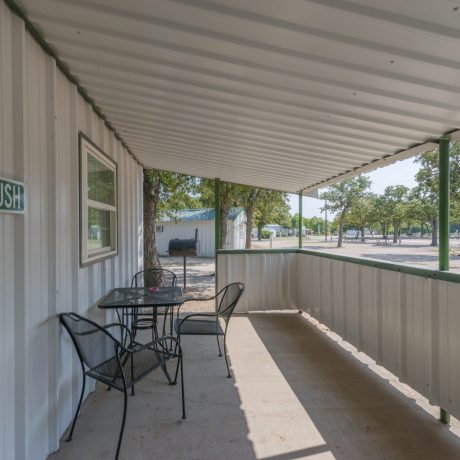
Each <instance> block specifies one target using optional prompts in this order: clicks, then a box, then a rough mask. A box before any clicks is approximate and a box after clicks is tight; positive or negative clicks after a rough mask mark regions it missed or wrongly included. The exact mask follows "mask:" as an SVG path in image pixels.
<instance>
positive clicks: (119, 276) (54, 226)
mask: <svg viewBox="0 0 460 460" xmlns="http://www.w3.org/2000/svg"><path fill="white" fill-rule="evenodd" d="M79 130H81V131H82V132H84V133H85V134H86V135H87V136H89V137H90V138H91V139H92V140H93V141H94V142H95V143H96V144H98V145H99V146H100V147H101V148H102V149H103V150H104V151H105V152H106V153H107V154H109V155H111V156H112V157H113V158H114V159H115V161H116V162H117V163H118V168H119V212H120V216H119V222H120V228H119V255H118V256H117V257H115V258H112V259H109V260H106V261H103V262H100V263H97V264H94V265H91V266H89V267H86V268H80V266H79V246H78V241H79V222H78V215H79V205H78V202H79V201H78V131H79ZM0 176H4V177H7V178H11V179H17V180H21V181H24V182H25V184H26V212H25V214H24V215H12V214H0V458H2V459H5V460H6V459H17V460H22V459H31V460H36V459H44V458H46V456H47V454H49V453H50V452H52V451H53V450H56V449H57V448H58V445H59V444H58V443H59V438H60V436H61V434H62V433H63V431H64V430H65V428H66V427H67V426H68V424H69V422H70V420H71V417H72V414H73V410H74V408H75V407H76V403H77V398H78V394H79V390H80V386H79V384H80V376H79V372H80V371H79V369H78V366H77V361H76V356H75V354H74V352H73V350H72V347H71V344H70V342H69V339H68V338H67V337H66V336H65V334H63V333H62V331H61V330H60V328H59V327H58V322H57V320H56V316H55V315H56V313H59V312H63V311H74V312H79V313H81V314H87V315H90V316H92V317H94V318H96V319H98V320H101V321H104V320H106V319H108V318H105V317H104V315H103V314H101V312H98V311H97V309H96V308H94V307H93V305H94V303H95V301H96V300H97V299H98V298H99V297H100V296H101V295H103V294H104V293H105V292H106V291H107V290H108V289H109V288H111V287H113V286H115V285H125V284H126V283H127V282H128V280H129V278H130V276H131V275H132V273H133V272H135V271H136V270H137V268H138V267H139V266H141V264H142V249H143V242H142V235H143V225H142V168H141V167H140V166H139V165H138V164H137V163H136V162H135V161H134V160H133V159H132V157H131V156H130V155H129V154H127V152H126V151H125V150H124V149H123V147H122V146H121V144H120V142H119V141H117V140H116V139H115V137H114V136H113V134H112V133H111V132H110V131H109V130H108V129H107V128H106V127H105V125H104V123H103V122H102V121H101V120H100V119H99V118H98V117H97V116H96V114H95V113H94V112H93V111H92V109H91V107H90V106H89V105H88V104H86V103H85V102H84V100H83V99H82V98H81V97H80V96H79V94H78V93H77V90H76V87H75V86H74V85H72V84H70V83H69V82H68V81H67V80H66V78H65V77H64V76H63V75H62V74H61V73H60V71H59V70H57V69H56V65H55V63H54V61H53V60H52V59H51V58H50V57H49V56H48V55H46V54H45V53H44V52H43V51H42V49H41V48H40V47H39V46H38V45H37V43H36V42H35V41H34V40H33V39H32V38H31V37H30V36H29V34H28V33H27V32H26V31H25V29H24V25H23V23H22V21H21V20H19V19H18V18H17V17H16V16H14V15H12V14H11V13H10V11H9V10H8V9H7V8H6V6H5V4H4V3H3V2H0ZM89 390H91V388H90V389H89Z"/></svg>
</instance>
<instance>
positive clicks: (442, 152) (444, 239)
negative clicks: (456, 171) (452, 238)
mask: <svg viewBox="0 0 460 460" xmlns="http://www.w3.org/2000/svg"><path fill="white" fill-rule="evenodd" d="M449 143H450V139H449V138H448V137H443V138H441V139H440V141H439V270H443V271H445V270H449V232H450V229H449V227H450V223H449V204H450V196H449V191H450V173H449V166H450V162H449Z"/></svg>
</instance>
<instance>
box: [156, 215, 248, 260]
mask: <svg viewBox="0 0 460 460" xmlns="http://www.w3.org/2000/svg"><path fill="white" fill-rule="evenodd" d="M245 222H246V217H245V215H244V213H240V214H239V215H238V216H237V217H236V218H235V219H234V220H228V221H227V229H228V233H227V240H226V244H225V245H224V247H225V248H226V249H242V248H244V243H245V238H246V234H245V231H246V224H245ZM158 225H162V226H163V231H162V232H157V235H156V237H157V239H156V243H157V249H158V252H159V254H160V256H167V255H168V246H169V241H170V240H172V239H174V238H180V239H182V238H194V237H195V229H198V239H199V240H200V250H199V253H198V256H199V257H214V256H215V255H216V251H215V243H214V241H215V233H214V232H215V229H214V221H213V220H206V221H199V220H195V221H179V222H159V223H158Z"/></svg>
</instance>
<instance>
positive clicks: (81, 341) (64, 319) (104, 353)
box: [58, 313, 121, 374]
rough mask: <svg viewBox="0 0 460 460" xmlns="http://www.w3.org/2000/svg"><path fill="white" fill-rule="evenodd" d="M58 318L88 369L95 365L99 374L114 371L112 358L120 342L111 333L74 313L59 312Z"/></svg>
mask: <svg viewBox="0 0 460 460" xmlns="http://www.w3.org/2000/svg"><path fill="white" fill-rule="evenodd" d="M58 318H59V321H60V322H61V324H62V325H63V326H64V327H65V329H66V330H67V332H68V333H69V335H70V337H71V339H72V342H73V344H74V346H75V349H76V351H77V354H78V357H79V358H80V361H81V362H82V363H84V364H85V365H86V366H87V367H88V368H90V369H93V368H96V367H97V368H98V372H99V373H101V374H110V373H113V372H114V370H115V369H114V366H113V363H114V361H115V360H113V358H114V357H115V356H116V355H117V349H118V346H119V345H121V344H120V342H119V341H118V340H117V339H116V338H115V337H114V336H113V335H112V334H110V333H109V332H107V331H106V330H105V329H104V328H102V327H101V326H99V324H97V323H95V322H93V321H91V320H89V319H87V318H84V317H83V316H80V315H77V314H76V313H61V314H59V315H58ZM105 363H106V364H107V366H105V367H107V369H105V368H104V364H105Z"/></svg>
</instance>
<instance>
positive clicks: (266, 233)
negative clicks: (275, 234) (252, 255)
mask: <svg viewBox="0 0 460 460" xmlns="http://www.w3.org/2000/svg"><path fill="white" fill-rule="evenodd" d="M271 234H272V233H271V232H270V231H269V230H262V231H261V232H260V237H261V238H262V239H263V240H269V239H270V236H271Z"/></svg>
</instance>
